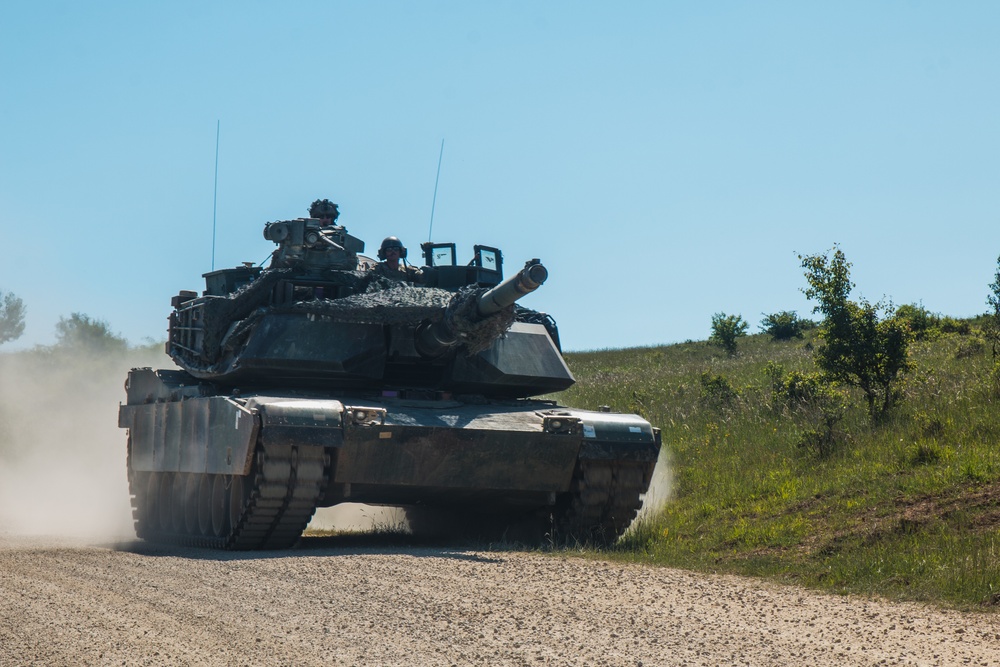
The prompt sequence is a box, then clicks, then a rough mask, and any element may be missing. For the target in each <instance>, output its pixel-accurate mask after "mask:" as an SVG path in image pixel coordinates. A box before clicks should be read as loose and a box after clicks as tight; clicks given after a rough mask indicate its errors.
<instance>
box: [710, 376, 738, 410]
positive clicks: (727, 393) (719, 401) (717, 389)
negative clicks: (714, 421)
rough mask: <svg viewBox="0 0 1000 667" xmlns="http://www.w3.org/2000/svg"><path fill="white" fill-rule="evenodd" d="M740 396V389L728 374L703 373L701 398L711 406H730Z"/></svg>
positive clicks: (716, 407)
mask: <svg viewBox="0 0 1000 667" xmlns="http://www.w3.org/2000/svg"><path fill="white" fill-rule="evenodd" d="M739 397H740V391H739V389H737V388H735V387H734V386H733V385H732V383H730V382H729V379H728V378H727V377H726V376H724V375H712V374H711V373H702V374H701V400H702V402H703V403H705V404H706V405H708V406H709V407H711V408H715V409H722V408H729V407H732V405H733V403H735V402H736V400H737V399H738V398H739Z"/></svg>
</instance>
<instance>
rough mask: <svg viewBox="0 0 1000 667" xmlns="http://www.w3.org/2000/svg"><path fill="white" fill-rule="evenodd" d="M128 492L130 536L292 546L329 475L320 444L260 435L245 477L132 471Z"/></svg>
mask: <svg viewBox="0 0 1000 667" xmlns="http://www.w3.org/2000/svg"><path fill="white" fill-rule="evenodd" d="M128 471H129V492H130V495H131V496H132V515H133V518H134V520H135V531H136V535H137V536H138V537H140V538H142V539H145V540H149V541H153V542H163V543H168V544H176V545H180V546H192V547H205V548H210V549H229V550H237V551H242V550H251V549H287V548H290V547H292V546H294V545H295V543H296V542H298V540H299V538H300V537H301V535H302V531H303V530H305V527H306V526H307V525H308V523H309V521H310V519H311V518H312V515H313V513H314V512H315V511H316V506H317V503H318V502H319V501H320V500H321V498H322V496H323V493H324V491H325V489H326V485H327V481H328V480H329V479H330V475H331V458H330V455H329V454H328V453H327V452H326V451H325V450H324V449H323V448H321V447H314V446H300V445H275V444H270V445H264V444H263V443H260V442H258V445H257V450H256V453H255V457H254V463H253V466H252V468H251V471H250V474H249V475H248V476H246V477H242V476H238V475H213V474H206V473H173V472H140V471H133V469H132V465H131V446H129V466H128Z"/></svg>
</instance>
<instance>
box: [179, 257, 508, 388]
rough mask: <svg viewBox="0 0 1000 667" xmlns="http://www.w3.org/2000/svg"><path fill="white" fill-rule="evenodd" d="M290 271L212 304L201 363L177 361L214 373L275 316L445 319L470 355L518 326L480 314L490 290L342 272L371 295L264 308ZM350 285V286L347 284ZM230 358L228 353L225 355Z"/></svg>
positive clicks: (412, 321)
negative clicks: (451, 289) (480, 303)
mask: <svg viewBox="0 0 1000 667" xmlns="http://www.w3.org/2000/svg"><path fill="white" fill-rule="evenodd" d="M290 272H291V271H290V270H288V269H273V270H269V271H265V272H264V274H262V275H261V277H260V278H259V279H258V280H255V281H254V282H253V283H251V284H249V285H247V286H246V287H244V288H243V289H241V290H240V291H238V292H236V293H234V294H233V295H232V296H230V297H220V298H219V299H217V300H213V301H212V302H211V303H210V304H208V307H206V308H205V315H204V320H203V322H202V325H203V327H204V337H203V345H202V350H201V353H202V354H201V355H200V358H199V359H192V358H191V356H190V355H188V354H185V353H183V352H180V351H178V350H175V351H174V352H175V354H173V355H172V356H174V358H175V360H178V361H179V362H180V361H182V362H183V364H182V365H183V366H185V367H187V368H188V369H190V370H200V371H205V372H215V371H218V370H220V368H221V366H223V365H224V363H225V361H224V359H223V357H228V356H229V355H231V354H233V353H237V351H238V350H239V348H240V347H242V346H243V345H244V344H245V342H246V340H247V339H248V338H249V336H250V334H251V332H252V331H253V330H254V328H255V327H256V326H257V325H258V324H259V322H260V321H261V319H263V318H264V317H266V316H267V315H269V314H272V313H276V314H279V313H307V314H312V315H319V316H323V317H325V318H330V319H332V320H334V321H339V322H350V323H357V324H384V325H399V324H402V325H413V326H416V325H418V324H420V323H422V322H437V321H440V320H442V319H444V320H446V321H447V323H448V325H449V328H450V329H451V330H452V332H453V333H454V334H455V336H456V337H457V338H458V340H459V345H460V346H461V347H462V348H463V350H464V351H465V353H466V354H469V355H472V354H476V353H477V352H480V351H482V350H485V349H486V348H488V347H489V346H490V345H492V344H493V341H495V340H496V339H497V338H499V337H500V336H502V335H503V334H504V333H505V332H506V331H507V330H508V329H509V328H510V326H511V324H512V323H513V322H514V319H515V314H514V307H513V306H511V307H508V308H505V309H503V310H501V311H499V312H497V313H494V314H493V315H490V316H488V317H484V318H481V317H479V316H478V314H477V312H476V308H477V306H476V304H477V300H478V298H479V296H480V295H481V294H482V293H483V292H485V291H486V290H485V289H482V288H476V287H466V288H463V289H462V290H461V291H459V292H457V293H454V292H449V291H447V290H443V289H437V288H433V287H413V286H410V285H406V284H400V283H399V282H397V281H394V280H391V279H387V278H383V277H379V276H365V275H363V274H357V273H355V272H341V273H342V275H343V276H344V280H348V281H353V282H352V283H351V285H352V286H357V287H360V286H361V285H363V284H365V283H367V289H368V291H367V292H365V293H363V294H356V295H353V296H349V297H344V298H342V299H315V300H311V301H298V302H294V303H289V304H283V305H280V306H262V305H260V304H261V303H262V302H266V301H267V300H268V295H269V294H270V290H271V288H272V287H273V286H274V285H275V284H276V283H277V281H278V280H280V279H281V278H283V277H286V276H288V274H289V273H290ZM345 284H347V283H345ZM227 352H228V353H229V354H226V353H227Z"/></svg>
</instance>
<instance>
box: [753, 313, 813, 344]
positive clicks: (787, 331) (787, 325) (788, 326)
mask: <svg viewBox="0 0 1000 667" xmlns="http://www.w3.org/2000/svg"><path fill="white" fill-rule="evenodd" d="M806 328H807V321H806V320H803V319H801V318H800V317H799V316H798V315H796V313H795V311H794V310H783V311H781V312H780V313H772V314H770V315H764V319H762V320H761V321H760V330H761V332H763V333H766V334H768V335H769V336H770V337H771V340H774V341H778V340H792V339H793V338H802V332H803V331H805V329H806Z"/></svg>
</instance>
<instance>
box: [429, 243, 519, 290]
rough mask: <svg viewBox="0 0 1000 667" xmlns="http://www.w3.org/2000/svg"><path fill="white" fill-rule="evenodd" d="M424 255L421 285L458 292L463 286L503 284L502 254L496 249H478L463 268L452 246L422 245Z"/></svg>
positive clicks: (479, 246)
mask: <svg viewBox="0 0 1000 667" xmlns="http://www.w3.org/2000/svg"><path fill="white" fill-rule="evenodd" d="M420 249H421V250H422V251H423V253H424V263H425V265H426V266H425V267H424V270H423V272H424V284H425V285H427V286H429V287H441V288H444V289H457V288H459V287H464V286H466V285H479V286H480V287H492V286H494V285H499V284H500V282H501V281H502V280H503V253H501V252H500V249H499V248H494V247H492V246H486V245H477V246H474V247H473V249H474V251H475V255H474V256H473V258H472V261H471V262H469V263H468V265H466V266H458V262H457V257H458V255H457V253H456V251H455V244H454V243H431V242H427V243H421V244H420Z"/></svg>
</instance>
